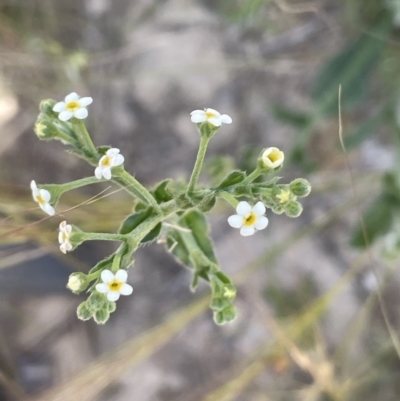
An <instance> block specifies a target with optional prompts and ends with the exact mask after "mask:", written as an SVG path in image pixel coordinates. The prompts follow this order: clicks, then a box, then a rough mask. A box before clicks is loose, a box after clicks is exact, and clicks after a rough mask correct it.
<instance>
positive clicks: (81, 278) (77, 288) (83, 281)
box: [67, 272, 89, 294]
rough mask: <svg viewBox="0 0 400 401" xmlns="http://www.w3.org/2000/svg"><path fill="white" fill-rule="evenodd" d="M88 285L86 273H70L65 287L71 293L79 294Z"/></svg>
mask: <svg viewBox="0 0 400 401" xmlns="http://www.w3.org/2000/svg"><path fill="white" fill-rule="evenodd" d="M88 285H89V281H88V280H87V275H86V274H84V273H79V272H78V273H72V274H71V275H70V276H69V279H68V284H67V288H69V289H70V290H71V291H72V292H73V293H75V294H79V293H80V292H82V291H83V290H86V288H87V286H88Z"/></svg>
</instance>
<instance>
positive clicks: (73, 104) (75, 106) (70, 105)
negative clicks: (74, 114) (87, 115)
mask: <svg viewBox="0 0 400 401" xmlns="http://www.w3.org/2000/svg"><path fill="white" fill-rule="evenodd" d="M65 108H66V109H67V110H68V111H74V110H76V109H79V103H78V102H76V101H72V102H69V103H67V104H66V105H65Z"/></svg>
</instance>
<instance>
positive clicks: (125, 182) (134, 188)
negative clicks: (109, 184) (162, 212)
mask: <svg viewBox="0 0 400 401" xmlns="http://www.w3.org/2000/svg"><path fill="white" fill-rule="evenodd" d="M112 180H113V181H114V182H116V183H117V184H119V185H120V186H121V187H123V188H125V190H126V191H127V192H129V193H130V194H131V195H134V196H135V197H136V198H139V199H140V200H142V201H143V202H145V203H148V204H149V205H152V206H155V207H157V208H158V204H157V201H156V200H155V199H154V197H153V195H152V194H151V193H150V192H149V191H148V190H147V189H146V188H145V187H144V186H143V185H142V184H140V182H139V181H137V180H136V179H135V178H133V177H132V176H131V175H130V174H129V173H128V172H126V171H125V170H123V171H121V172H115V173H114V174H113V177H112Z"/></svg>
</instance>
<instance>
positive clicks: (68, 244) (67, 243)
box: [64, 241, 72, 252]
mask: <svg viewBox="0 0 400 401" xmlns="http://www.w3.org/2000/svg"><path fill="white" fill-rule="evenodd" d="M64 246H65V249H66V251H67V252H69V251H72V244H71V243H70V242H69V241H67V242H65V243H64Z"/></svg>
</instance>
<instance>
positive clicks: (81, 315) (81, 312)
mask: <svg viewBox="0 0 400 401" xmlns="http://www.w3.org/2000/svg"><path fill="white" fill-rule="evenodd" d="M76 314H77V315H78V319H80V320H89V319H90V318H91V317H92V311H91V310H90V309H89V308H88V307H87V305H86V302H82V303H81V304H80V305H79V306H78V309H77V311H76Z"/></svg>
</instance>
